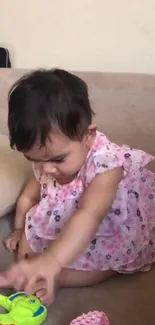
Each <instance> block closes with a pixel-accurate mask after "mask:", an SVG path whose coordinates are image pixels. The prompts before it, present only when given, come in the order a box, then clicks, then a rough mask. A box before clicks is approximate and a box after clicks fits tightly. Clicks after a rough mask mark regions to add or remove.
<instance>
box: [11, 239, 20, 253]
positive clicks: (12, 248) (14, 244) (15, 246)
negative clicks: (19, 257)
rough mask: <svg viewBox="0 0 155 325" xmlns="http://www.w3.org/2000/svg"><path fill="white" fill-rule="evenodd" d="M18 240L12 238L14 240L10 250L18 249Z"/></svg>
mask: <svg viewBox="0 0 155 325" xmlns="http://www.w3.org/2000/svg"><path fill="white" fill-rule="evenodd" d="M18 242H19V241H18V240H17V239H16V238H12V240H11V242H10V251H11V252H15V251H16V250H17V247H18Z"/></svg>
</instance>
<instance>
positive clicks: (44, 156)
mask: <svg viewBox="0 0 155 325" xmlns="http://www.w3.org/2000/svg"><path fill="white" fill-rule="evenodd" d="M88 151H89V145H88V141H87V137H83V140H82V141H78V140H71V139H69V138H68V137H67V136H65V135H64V134H62V133H60V132H58V131H55V132H52V133H51V134H50V135H49V139H48V140H47V143H46V147H42V148H40V146H39V144H35V145H34V146H33V147H32V149H30V150H29V151H28V152H26V153H24V155H25V157H26V158H27V159H29V160H31V161H33V162H36V163H39V164H41V167H42V170H43V172H44V173H46V174H50V175H51V176H52V177H53V178H55V179H56V180H57V181H58V183H60V184H65V183H68V182H71V181H72V179H73V178H74V177H75V176H76V175H77V173H78V171H79V170H80V168H81V167H82V165H83V164H84V162H85V159H86V156H87V153H88Z"/></svg>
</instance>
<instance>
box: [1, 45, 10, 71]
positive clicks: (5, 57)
mask: <svg viewBox="0 0 155 325" xmlns="http://www.w3.org/2000/svg"><path fill="white" fill-rule="evenodd" d="M0 68H11V62H10V55H9V51H8V50H7V49H5V48H4V47H0Z"/></svg>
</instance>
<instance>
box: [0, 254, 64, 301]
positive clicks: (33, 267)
mask: <svg viewBox="0 0 155 325" xmlns="http://www.w3.org/2000/svg"><path fill="white" fill-rule="evenodd" d="M60 271H61V268H60V266H59V265H58V264H57V261H56V260H55V259H53V258H52V256H50V255H48V253H47V254H46V253H44V254H42V255H40V256H37V257H35V258H32V259H28V260H22V261H20V262H17V263H16V264H14V265H13V266H12V267H11V268H10V269H9V270H8V271H5V272H0V287H13V288H14V290H15V291H25V292H26V293H28V294H36V296H37V297H38V298H39V299H40V300H41V301H42V303H44V304H45V305H49V304H50V303H51V302H52V301H53V298H54V294H55V286H56V278H57V276H58V275H59V273H60Z"/></svg>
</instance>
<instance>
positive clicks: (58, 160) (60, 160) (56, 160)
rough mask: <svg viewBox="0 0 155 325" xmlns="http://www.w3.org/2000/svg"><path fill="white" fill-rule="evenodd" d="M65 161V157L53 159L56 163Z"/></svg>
mask: <svg viewBox="0 0 155 325" xmlns="http://www.w3.org/2000/svg"><path fill="white" fill-rule="evenodd" d="M64 161H65V159H64V158H63V159H55V160H54V161H52V162H54V163H56V164H62V163H63V162H64Z"/></svg>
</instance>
